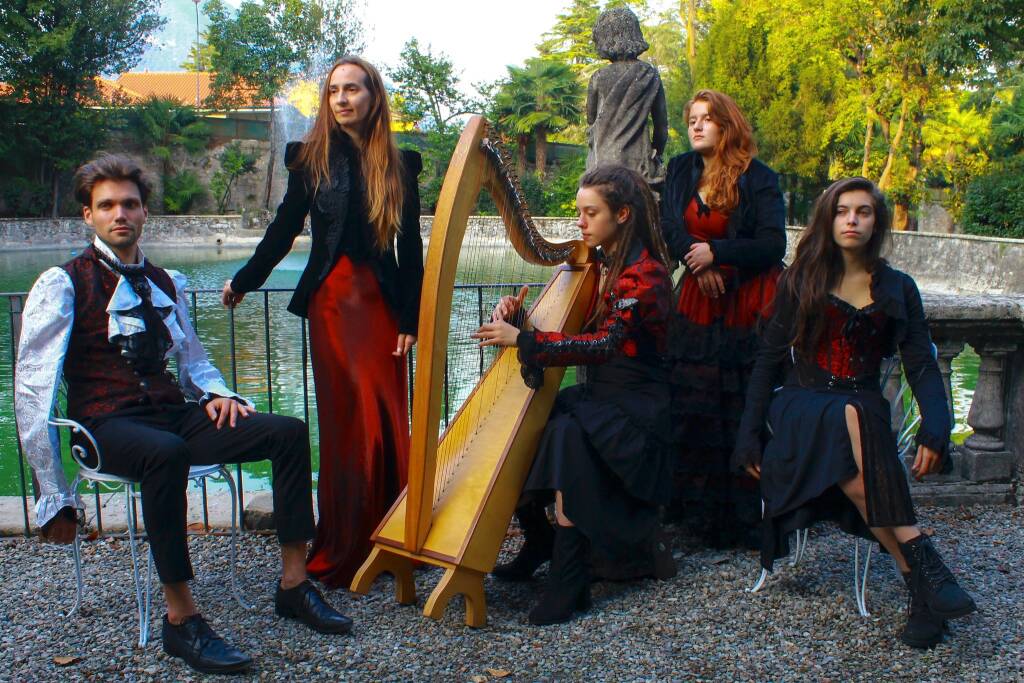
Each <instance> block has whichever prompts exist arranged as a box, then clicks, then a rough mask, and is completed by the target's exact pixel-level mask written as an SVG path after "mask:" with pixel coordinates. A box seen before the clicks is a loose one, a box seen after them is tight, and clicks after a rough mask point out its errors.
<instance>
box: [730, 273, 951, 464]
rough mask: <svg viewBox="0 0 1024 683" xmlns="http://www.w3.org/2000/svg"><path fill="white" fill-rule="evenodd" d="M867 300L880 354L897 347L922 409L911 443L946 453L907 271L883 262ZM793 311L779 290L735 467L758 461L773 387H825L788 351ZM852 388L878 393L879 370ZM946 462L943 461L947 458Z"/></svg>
mask: <svg viewBox="0 0 1024 683" xmlns="http://www.w3.org/2000/svg"><path fill="white" fill-rule="evenodd" d="M871 298H872V299H873V300H874V306H875V307H877V308H878V309H880V310H882V311H884V312H885V314H886V316H887V317H888V324H887V325H886V331H885V334H884V335H883V337H882V339H881V340H880V343H881V344H883V346H884V348H883V350H882V355H884V356H892V355H894V354H895V353H896V351H897V350H898V351H899V354H900V360H901V361H902V363H903V368H904V371H905V372H906V376H907V380H908V381H909V383H910V388H911V390H912V391H913V392H914V397H915V398H916V399H917V403H918V406H919V407H920V410H921V425H920V427H919V429H918V431H917V436H916V442H917V443H918V444H923V445H925V446H927V447H929V448H931V449H932V450H935V451H936V452H938V453H940V454H942V455H944V456H945V455H946V452H947V450H948V446H949V432H950V430H951V429H952V424H951V422H952V420H951V418H950V414H949V404H948V403H947V399H946V390H945V388H944V386H943V382H942V375H941V374H940V373H939V365H938V363H937V362H936V360H935V355H934V352H933V348H932V339H931V335H930V334H929V332H928V321H927V320H925V317H924V305H923V304H922V302H921V294H920V292H919V291H918V289H917V284H916V283H915V282H914V280H913V278H911V277H910V276H909V275H907V274H906V273H902V272H900V271H898V270H896V269H895V268H893V267H891V266H890V265H888V264H887V263H884V262H883V264H882V265H880V266H879V268H878V269H877V270H876V272H875V273H874V274H873V276H872V278H871ZM796 312H797V302H796V301H794V300H792V299H788V298H784V297H783V296H782V294H781V290H780V295H779V297H778V298H777V299H776V302H775V312H774V315H773V316H772V318H771V320H770V321H769V322H768V325H767V327H766V328H765V331H764V335H763V337H762V340H761V348H760V349H759V350H758V353H757V361H756V363H755V364H754V371H753V373H752V374H751V377H750V384H749V385H748V388H747V400H746V404H745V408H744V411H743V418H742V420H741V422H740V429H739V433H738V435H737V439H736V448H735V450H734V451H733V461H732V464H733V466H734V467H735V468H736V469H742V468H743V467H744V466H745V465H748V464H754V463H759V462H761V443H762V442H761V434H762V429H763V428H764V423H765V417H766V415H767V413H768V405H769V403H771V400H772V394H773V390H774V389H775V388H776V387H777V386H779V385H780V384H782V382H783V379H784V381H785V383H786V384H787V385H792V384H796V385H799V386H807V387H809V388H814V389H818V390H825V391H827V390H828V389H829V387H828V386H826V385H823V384H821V382H819V381H818V380H819V379H820V378H821V375H822V371H821V370H820V368H818V366H817V365H816V364H815V363H814V361H813V360H804V359H802V358H801V356H800V354H798V353H797V354H794V353H793V352H792V351H791V347H790V342H791V341H792V339H793V337H794V334H795V332H796ZM794 356H795V357H796V363H795V366H794V363H793V358H794ZM844 390H845V389H844ZM852 391H873V392H880V391H881V387H880V386H879V371H878V369H877V368H875V369H874V372H873V377H872V378H871V382H870V383H865V384H864V385H863V386H861V387H857V388H855V389H852ZM945 460H946V463H948V461H949V459H948V458H945Z"/></svg>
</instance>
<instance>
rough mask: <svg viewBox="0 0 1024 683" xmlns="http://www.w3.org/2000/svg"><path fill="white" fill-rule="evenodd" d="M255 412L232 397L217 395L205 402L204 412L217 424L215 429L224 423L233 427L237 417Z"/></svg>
mask: <svg viewBox="0 0 1024 683" xmlns="http://www.w3.org/2000/svg"><path fill="white" fill-rule="evenodd" d="M255 412H256V411H255V410H253V409H252V408H250V407H249V406H247V405H245V404H243V403H239V402H238V401H236V400H235V399H233V398H220V397H218V398H215V399H212V400H210V401H209V402H208V403H207V404H206V414H207V415H209V416H210V419H211V420H212V421H213V422H215V423H216V424H217V429H220V428H221V427H223V426H224V425H225V423H226V424H227V425H228V426H230V427H234V426H235V425H236V424H237V422H238V418H239V417H243V418H245V417H249V416H250V415H251V414H253V413H255Z"/></svg>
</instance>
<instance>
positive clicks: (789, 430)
mask: <svg viewBox="0 0 1024 683" xmlns="http://www.w3.org/2000/svg"><path fill="white" fill-rule="evenodd" d="M847 405H852V406H854V408H855V409H856V410H857V414H858V417H859V422H860V431H861V434H860V440H861V455H862V465H863V469H864V490H865V494H866V508H867V516H868V521H867V523H865V522H864V520H863V519H862V518H861V516H860V513H859V512H858V511H857V508H856V507H855V506H854V505H853V503H852V502H851V501H850V500H849V499H848V498H847V497H846V496H845V495H843V493H842V492H841V491H840V490H839V487H838V486H837V484H839V483H840V482H843V481H846V480H847V479H850V478H852V477H855V476H857V471H858V470H857V463H856V461H855V460H854V457H853V449H852V447H851V445H850V433H849V429H848V427H847V424H846V406H847ZM889 420H890V408H889V402H888V401H887V400H885V398H884V397H883V396H882V394H881V391H877V390H871V391H866V390H861V391H854V390H838V389H813V388H807V387H802V386H794V385H786V386H784V387H782V388H781V389H779V390H778V391H777V392H776V394H775V396H774V398H773V399H772V402H771V405H770V406H769V408H768V426H769V430H770V432H771V438H770V440H769V441H768V444H767V445H766V446H765V450H764V458H763V460H762V463H761V495H762V498H763V500H764V522H763V526H762V547H761V563H762V565H763V566H764V567H765V568H766V569H771V567H772V563H773V562H774V561H775V560H777V559H779V558H781V557H785V556H786V555H788V554H789V546H788V538H789V535H790V534H791V533H792V532H793V531H796V530H797V529H804V528H807V527H809V526H811V525H812V524H813V523H815V522H817V521H822V520H833V521H835V522H837V523H838V524H839V526H840V527H841V528H842V529H843V530H844V531H846V532H848V533H852V534H856V535H858V536H861V537H863V538H867V539H871V540H874V536H873V535H872V534H871V530H870V528H869V527H873V526H874V527H892V526H912V525H914V524H915V523H916V521H917V520H916V518H915V516H914V507H913V503H912V501H911V499H910V487H909V485H908V483H907V475H906V471H905V469H904V467H903V464H902V463H901V462H900V461H899V457H898V454H897V448H896V437H895V435H894V434H893V432H892V428H891V426H890V422H889Z"/></svg>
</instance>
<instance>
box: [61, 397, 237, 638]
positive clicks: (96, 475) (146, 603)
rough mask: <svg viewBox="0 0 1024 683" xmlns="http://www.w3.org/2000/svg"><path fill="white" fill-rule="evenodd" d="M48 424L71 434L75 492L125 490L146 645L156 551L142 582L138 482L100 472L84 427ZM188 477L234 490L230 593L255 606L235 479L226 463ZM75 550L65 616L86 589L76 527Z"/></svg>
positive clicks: (76, 606)
mask: <svg viewBox="0 0 1024 683" xmlns="http://www.w3.org/2000/svg"><path fill="white" fill-rule="evenodd" d="M49 423H50V424H51V425H53V426H55V427H66V428H68V429H69V430H70V432H71V434H72V439H71V457H72V458H74V460H75V462H76V463H77V464H78V474H77V475H76V476H75V479H74V481H73V482H72V484H71V489H72V490H73V491H76V492H77V491H78V488H79V486H81V484H82V483H92V484H95V485H96V486H97V487H101V488H105V489H107V490H108V491H110V492H116V491H118V490H123V491H124V494H125V496H124V504H125V522H126V525H127V527H128V547H129V550H130V551H131V558H132V578H133V580H134V584H135V604H136V607H137V609H138V613H139V647H145V646H146V643H147V642H148V641H149V622H150V611H151V605H152V598H153V595H152V587H153V553H152V552H149V553H147V561H146V579H145V584H144V585H143V582H142V576H141V573H142V572H141V567H140V566H139V551H138V548H137V547H136V542H137V541H140V540H144V538H145V533H143V534H139V533H138V532H137V531H136V528H137V526H138V513H137V512H136V505H135V504H136V502H139V501H141V499H142V494H141V492H139V491H136V489H135V486H136V482H134V481H132V480H130V479H126V478H124V477H118V476H115V475H112V474H105V473H103V472H100V469H101V468H102V466H103V459H102V454H101V452H100V448H99V445H98V444H97V443H96V439H95V438H93V436H92V434H90V433H89V430H87V429H86V428H85V427H84V426H82V425H81V424H79V423H78V422H75V421H74V420H70V419H68V418H65V417H60V416H56V415H55V416H54V417H51V418H50V420H49ZM75 435H80V436H81V437H82V438H84V439H85V440H86V441H87V442H88V444H89V446H90V447H91V448H92V451H93V453H94V454H95V464H94V465H90V464H89V459H88V455H89V454H88V452H87V449H86V448H85V447H84V446H82V445H81V444H78V443H75V439H74V436H75ZM188 478H189V479H190V480H191V481H193V482H195V483H196V484H201V482H203V480H205V479H212V480H218V479H219V480H223V481H224V482H225V483H226V484H227V485H228V489H229V490H230V493H231V592H232V594H233V596H234V598H235V600H237V601H238V604H239V605H241V606H242V607H243V608H245V609H252V608H253V605H250V604H249V603H247V602H246V600H245V598H243V597H242V592H241V590H240V589H239V587H238V566H237V561H236V560H237V558H238V498H237V495H236V489H235V480H234V478H233V477H232V476H231V473H230V472H228V470H227V467H225V466H224V465H197V466H193V467H190V468H189V473H188ZM72 553H73V556H74V561H75V581H76V593H75V604H74V606H73V607H72V608H71V609H70V610H69V611H68V613H67V614H66V615H65V616H67V617H70V616H72V615H73V614H75V613H76V612H77V611H78V609H79V608H80V607H81V606H82V595H83V593H84V591H85V582H84V580H83V578H82V553H81V536H80V534H79V533H78V530H77V529H76V533H75V541H74V544H73V546H72Z"/></svg>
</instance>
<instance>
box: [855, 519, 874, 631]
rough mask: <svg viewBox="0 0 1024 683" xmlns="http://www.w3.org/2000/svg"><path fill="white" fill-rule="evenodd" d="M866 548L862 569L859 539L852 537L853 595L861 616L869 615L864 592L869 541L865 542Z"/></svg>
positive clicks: (869, 552)
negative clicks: (862, 567)
mask: <svg viewBox="0 0 1024 683" xmlns="http://www.w3.org/2000/svg"><path fill="white" fill-rule="evenodd" d="M866 545H867V550H865V552H864V569H863V570H862V569H861V567H860V539H859V538H855V539H853V597H854V599H855V600H856V602H857V611H858V612H859V613H860V615H861V616H862V617H870V616H871V613H870V612H868V608H867V602H866V600H865V593H866V592H867V584H868V569H869V568H870V566H871V542H870V541H868V542H867V544H866Z"/></svg>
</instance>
